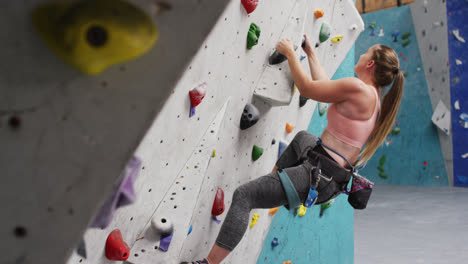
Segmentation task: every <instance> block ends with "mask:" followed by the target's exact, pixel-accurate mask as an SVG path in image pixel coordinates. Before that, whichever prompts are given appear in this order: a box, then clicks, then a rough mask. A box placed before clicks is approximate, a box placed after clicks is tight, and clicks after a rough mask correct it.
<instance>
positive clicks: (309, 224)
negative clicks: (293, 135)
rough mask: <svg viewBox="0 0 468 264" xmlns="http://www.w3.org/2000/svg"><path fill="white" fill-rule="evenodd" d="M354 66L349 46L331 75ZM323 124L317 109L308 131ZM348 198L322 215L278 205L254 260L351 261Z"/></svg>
mask: <svg viewBox="0 0 468 264" xmlns="http://www.w3.org/2000/svg"><path fill="white" fill-rule="evenodd" d="M353 67H354V48H351V50H350V51H349V52H348V54H347V55H346V58H345V60H344V61H343V63H342V64H341V65H340V67H339V68H338V70H337V71H336V73H335V75H334V76H333V79H341V78H344V77H351V76H353V75H354V71H353ZM309 103H310V102H309ZM326 125H327V119H326V115H323V116H320V115H319V113H318V109H316V110H315V111H314V114H313V116H312V119H311V121H310V124H309V127H308V129H307V131H309V132H311V133H313V134H314V135H318V136H320V135H321V134H322V132H323V130H324V129H325V126H326ZM347 199H348V196H346V195H340V196H338V197H337V198H336V199H335V203H334V204H333V205H332V207H330V208H328V209H327V210H325V211H324V214H323V216H322V217H320V216H319V214H320V206H314V207H312V208H310V209H308V210H307V213H306V214H305V215H304V216H302V217H299V216H294V214H293V213H292V212H289V211H288V210H286V209H285V208H284V207H281V208H280V209H279V210H278V212H277V213H276V215H275V218H274V219H273V222H272V224H271V227H270V231H269V233H268V235H267V237H266V238H265V243H264V245H263V248H262V252H261V253H260V256H259V257H258V260H257V263H258V264H272V263H282V262H283V261H287V260H291V261H292V263H294V264H306V263H316V264H320V263H322V264H352V263H354V228H353V226H354V219H353V209H352V207H351V206H350V205H349V204H348V201H347ZM275 237H276V238H278V239H279V245H278V246H277V247H275V248H272V246H271V242H272V240H273V238H275Z"/></svg>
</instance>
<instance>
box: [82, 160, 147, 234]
mask: <svg viewBox="0 0 468 264" xmlns="http://www.w3.org/2000/svg"><path fill="white" fill-rule="evenodd" d="M140 167H141V161H140V160H139V159H138V158H137V157H132V159H131V160H130V161H129V162H128V163H127V166H126V167H125V169H124V171H123V172H122V175H121V177H120V178H121V179H122V180H121V181H120V183H119V184H118V185H116V186H115V187H114V190H113V191H112V195H111V196H110V197H109V199H107V201H106V202H105V203H104V205H103V206H102V207H101V210H100V211H99V213H98V214H97V216H96V218H95V219H94V221H93V223H92V224H91V227H97V228H106V227H107V226H108V225H109V224H110V223H111V221H112V218H113V217H114V214H115V211H117V209H118V208H119V207H122V206H125V205H129V204H131V203H133V202H134V201H135V199H136V194H135V190H134V189H133V183H134V182H135V180H136V177H137V176H138V172H139V171H140Z"/></svg>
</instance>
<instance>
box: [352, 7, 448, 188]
mask: <svg viewBox="0 0 468 264" xmlns="http://www.w3.org/2000/svg"><path fill="white" fill-rule="evenodd" d="M362 19H363V20H364V23H365V25H366V30H365V31H364V32H363V33H361V35H360V36H359V38H358V40H357V41H356V50H355V52H356V53H355V56H356V60H357V59H359V56H360V55H361V54H362V53H364V52H365V51H366V50H367V49H368V48H369V47H371V46H372V45H374V44H378V43H380V44H384V45H387V46H390V47H392V48H393V49H395V51H396V52H397V53H398V54H399V56H400V57H399V58H400V69H401V70H404V71H407V73H408V75H407V77H406V78H405V86H404V95H403V99H402V103H401V106H400V110H399V113H398V116H397V124H398V127H399V128H400V130H401V132H400V134H399V135H394V136H389V137H388V138H387V140H388V141H387V143H389V144H384V145H383V146H381V147H380V148H379V149H378V150H377V152H376V153H375V155H374V157H373V158H372V159H371V160H370V161H369V163H368V164H367V166H366V167H365V168H364V169H363V170H361V173H362V174H363V175H366V176H367V177H369V178H370V179H371V180H373V181H375V182H376V183H377V184H393V185H422V186H448V178H447V172H446V169H445V163H444V159H443V156H442V151H441V148H440V143H439V137H438V135H437V128H436V126H435V125H433V123H432V121H431V117H432V114H433V110H432V105H431V101H430V97H429V92H428V87H427V83H426V78H425V75H424V70H423V65H422V60H421V55H420V53H419V47H418V43H417V39H416V35H415V30H414V25H413V20H412V16H411V10H410V7H409V6H403V7H399V8H393V9H389V10H384V11H379V12H373V13H369V14H364V15H362ZM373 22H375V23H376V27H375V32H374V33H375V34H374V36H371V32H372V29H371V28H370V27H369V25H370V24H371V23H373ZM381 27H383V33H384V36H382V37H379V33H380V28H381ZM394 30H398V31H399V32H400V36H399V37H398V41H397V42H393V38H392V32H393V31H394ZM405 32H410V33H411V36H410V37H409V39H410V41H411V43H410V44H409V45H407V46H406V47H403V45H402V38H401V36H402V35H403V34H404V33H405ZM441 63H445V62H441ZM384 155H385V156H386V161H385V163H384V164H383V169H384V174H386V175H388V178H387V179H383V178H382V177H380V176H379V170H378V169H377V167H378V166H379V161H380V159H381V157H382V156H384ZM425 164H427V165H425Z"/></svg>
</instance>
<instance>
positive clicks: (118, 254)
mask: <svg viewBox="0 0 468 264" xmlns="http://www.w3.org/2000/svg"><path fill="white" fill-rule="evenodd" d="M129 255H130V249H129V248H128V245H127V243H125V242H124V241H123V238H122V233H120V230H119V229H115V230H114V231H112V232H111V233H110V234H109V236H108V237H107V241H106V257H107V258H108V259H109V260H127V259H128V257H129Z"/></svg>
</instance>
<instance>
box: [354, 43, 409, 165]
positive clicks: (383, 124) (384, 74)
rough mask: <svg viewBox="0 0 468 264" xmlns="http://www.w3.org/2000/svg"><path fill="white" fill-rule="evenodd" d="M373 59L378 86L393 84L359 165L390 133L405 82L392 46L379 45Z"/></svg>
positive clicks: (369, 156) (372, 153)
mask: <svg viewBox="0 0 468 264" xmlns="http://www.w3.org/2000/svg"><path fill="white" fill-rule="evenodd" d="M372 59H373V60H374V61H375V68H374V80H375V84H376V85H377V86H378V87H386V86H388V85H390V84H391V83H392V82H393V84H392V87H391V88H390V90H389V91H388V92H387V94H385V96H384V98H383V102H382V106H381V111H380V116H379V120H378V121H377V124H376V125H375V127H374V130H373V131H372V133H371V134H370V136H369V140H368V142H367V144H366V146H365V147H364V148H363V149H362V151H361V153H360V154H359V162H358V164H357V165H358V166H359V165H361V164H363V163H365V162H367V161H368V160H369V159H370V158H371V157H372V155H374V153H375V151H376V150H377V148H378V147H379V146H380V145H381V144H382V143H383V142H384V140H385V138H386V137H387V135H388V134H389V133H390V131H391V129H392V126H393V123H394V122H395V119H396V115H397V113H398V108H399V107H400V102H401V98H402V96H403V85H404V82H405V77H404V75H403V72H402V71H400V70H399V67H400V62H399V60H398V55H397V54H396V52H395V51H394V50H393V49H392V48H390V47H388V46H385V45H378V46H377V48H376V49H374V54H373V56H372Z"/></svg>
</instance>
